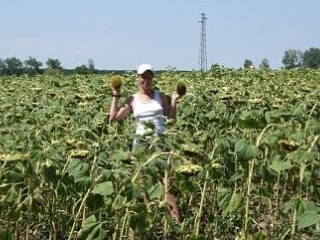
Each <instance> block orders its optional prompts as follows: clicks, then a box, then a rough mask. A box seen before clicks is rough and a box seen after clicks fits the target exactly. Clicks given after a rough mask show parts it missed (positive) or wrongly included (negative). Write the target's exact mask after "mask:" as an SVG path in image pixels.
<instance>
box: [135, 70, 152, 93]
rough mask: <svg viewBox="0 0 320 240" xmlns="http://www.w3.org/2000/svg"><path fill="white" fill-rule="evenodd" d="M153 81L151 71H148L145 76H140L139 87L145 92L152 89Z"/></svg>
mask: <svg viewBox="0 0 320 240" xmlns="http://www.w3.org/2000/svg"><path fill="white" fill-rule="evenodd" d="M152 80H153V74H152V72H150V71H146V72H144V73H143V74H139V75H138V83H139V86H140V87H142V88H143V89H144V90H149V89H151V86H152Z"/></svg>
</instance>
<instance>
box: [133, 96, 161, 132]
mask: <svg viewBox="0 0 320 240" xmlns="http://www.w3.org/2000/svg"><path fill="white" fill-rule="evenodd" d="M132 106H133V115H134V117H135V118H136V122H137V128H136V134H139V135H143V134H144V133H145V132H146V130H147V128H146V126H145V125H144V122H146V121H149V122H152V123H153V124H154V126H155V132H156V133H164V131H165V127H164V116H163V107H162V100H161V96H160V93H159V92H158V91H154V98H153V99H152V100H150V101H147V102H144V101H142V100H141V99H140V97H139V95H138V94H137V93H136V94H134V95H133V104H132Z"/></svg>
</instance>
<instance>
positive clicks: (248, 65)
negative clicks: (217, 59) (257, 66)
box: [243, 59, 254, 69]
mask: <svg viewBox="0 0 320 240" xmlns="http://www.w3.org/2000/svg"><path fill="white" fill-rule="evenodd" d="M243 67H244V68H245V69H249V68H250V69H252V68H254V65H253V62H252V61H251V60H250V59H245V60H244V63H243Z"/></svg>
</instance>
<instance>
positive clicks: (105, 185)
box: [0, 65, 320, 239]
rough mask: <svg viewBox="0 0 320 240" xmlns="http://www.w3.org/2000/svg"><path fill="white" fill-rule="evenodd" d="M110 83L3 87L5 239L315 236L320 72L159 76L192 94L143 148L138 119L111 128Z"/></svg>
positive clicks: (0, 164)
mask: <svg viewBox="0 0 320 240" xmlns="http://www.w3.org/2000/svg"><path fill="white" fill-rule="evenodd" d="M113 74H114V73H112V74H109V75H98V74H96V75H90V81H89V78H88V76H84V75H79V74H75V75H62V74H54V75H51V76H48V75H35V76H33V77H31V76H26V75H24V76H3V77H0V126H1V128H0V229H1V230H0V238H1V239H11V238H23V239H27V238H29V239H49V238H50V236H51V238H52V239H54V238H56V239H67V238H69V239H141V238H143V237H144V238H146V239H162V238H163V237H164V236H167V238H168V239H170V237H172V238H173V239H174V238H176V239H206V237H207V236H210V237H211V238H212V239H237V238H238V239H240V238H241V237H242V238H244V237H245V236H247V239H287V238H288V239H318V238H319V231H318V228H317V226H318V224H319V209H318V205H317V203H318V202H319V200H320V199H319V198H320V193H319V190H318V189H319V188H318V187H319V176H320V168H319V164H318V162H319V160H320V155H319V152H320V151H319V148H320V145H319V133H320V125H319V119H320V109H319V94H318V93H319V90H320V89H319V83H318V80H319V75H320V73H319V70H316V69H306V68H298V69H295V70H286V69H283V70H277V71H272V70H268V71H265V70H260V69H259V70H255V69H251V70H249V71H248V70H234V69H228V68H224V67H222V66H217V65H216V66H212V68H211V69H210V70H209V71H208V72H207V73H205V74H204V73H199V72H185V73H177V72H175V70H174V69H170V70H169V71H164V72H162V73H159V74H157V77H156V78H157V79H156V82H157V87H159V88H160V89H161V91H163V92H164V93H166V94H170V93H172V91H174V90H176V83H177V82H183V83H184V84H185V86H188V91H186V92H185V95H184V96H183V97H182V98H181V99H180V100H179V101H180V102H179V104H178V112H177V115H178V119H177V121H176V122H175V124H173V123H172V122H171V121H167V122H166V125H167V126H166V128H167V133H166V135H164V136H159V137H155V138H153V139H152V140H151V141H149V143H148V144H147V145H146V146H144V145H142V146H140V147H137V148H135V149H134V151H131V150H130V145H131V144H132V141H133V139H134V138H135V136H134V127H135V125H134V119H133V117H128V118H127V119H125V120H123V121H120V122H117V123H113V124H109V122H108V112H109V106H110V103H111V98H110V93H111V91H112V89H111V87H110V83H109V81H106V79H109V78H110V77H111V76H112V75H113ZM121 77H122V80H123V87H122V95H123V96H124V98H126V97H127V96H129V95H130V94H132V93H133V92H135V91H136V85H135V81H134V80H135V77H136V76H135V74H134V73H131V72H125V73H123V74H121ZM168 79H170V80H172V79H175V80H177V81H168ZM26 86H28V87H26ZM124 98H120V100H119V101H120V102H121V104H123V102H124ZM141 140H142V139H141ZM165 176H166V177H167V178H166V179H167V180H168V181H166V183H167V185H164V182H165V181H163V180H164V178H165ZM249 183H250V185H249ZM168 189H169V190H170V191H171V192H174V193H175V195H176V197H177V203H178V206H179V210H180V215H181V223H177V222H174V221H173V220H172V218H171V217H170V214H169V211H168V206H167V204H166V203H165V192H166V190H168ZM247 220H248V222H249V224H248V227H247V229H245V228H244V225H245V223H246V221H247ZM198 223H199V224H198ZM15 229H18V230H19V231H15Z"/></svg>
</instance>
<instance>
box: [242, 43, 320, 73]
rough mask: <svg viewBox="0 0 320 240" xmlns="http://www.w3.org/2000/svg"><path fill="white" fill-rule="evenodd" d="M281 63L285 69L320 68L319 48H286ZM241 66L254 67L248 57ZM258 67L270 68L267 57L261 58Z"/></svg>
mask: <svg viewBox="0 0 320 240" xmlns="http://www.w3.org/2000/svg"><path fill="white" fill-rule="evenodd" d="M282 63H283V67H284V68H285V69H292V68H298V67H307V68H320V49H319V48H314V47H311V48H309V49H308V50H306V51H300V50H296V49H288V50H286V51H285V52H284V56H283V58H282ZM243 67H244V68H246V69H248V68H255V66H254V64H253V62H252V61H251V60H250V59H245V61H244V63H243ZM259 68H260V69H270V63H269V60H268V59H267V58H264V59H262V61H261V63H260V64H259Z"/></svg>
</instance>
